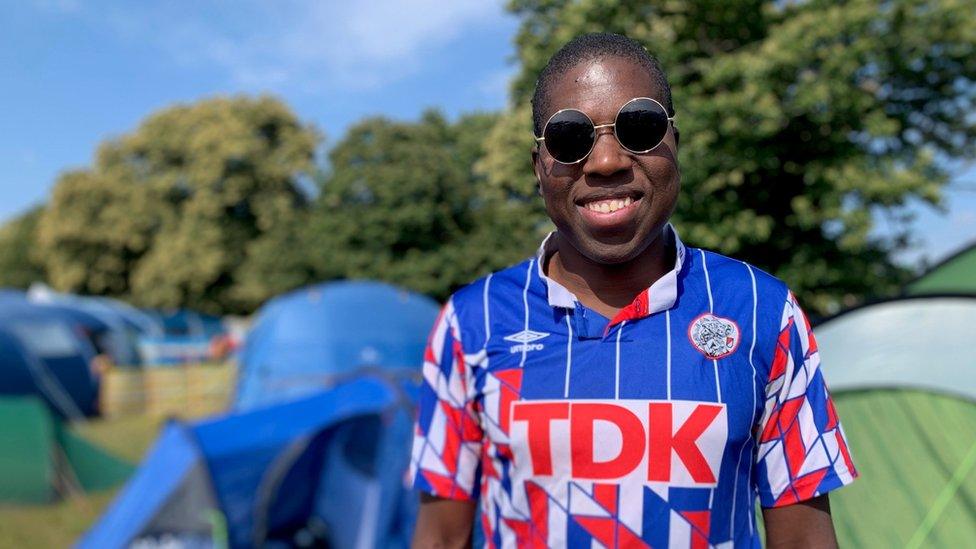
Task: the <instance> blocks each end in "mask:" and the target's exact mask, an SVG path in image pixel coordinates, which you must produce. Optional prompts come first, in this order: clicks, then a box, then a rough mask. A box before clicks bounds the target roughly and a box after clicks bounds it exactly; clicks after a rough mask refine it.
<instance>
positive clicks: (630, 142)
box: [535, 97, 674, 164]
mask: <svg viewBox="0 0 976 549" xmlns="http://www.w3.org/2000/svg"><path fill="white" fill-rule="evenodd" d="M673 122H674V117H673V116H668V111H667V110H666V109H665V108H664V105H662V104H661V103H659V102H657V101H655V100H654V99H651V98H650V97H635V98H634V99H631V100H630V101H628V102H626V103H624V105H623V106H622V107H620V110H619V111H617V116H616V117H615V118H614V119H613V124H600V125H599V126H597V125H595V124H593V120H591V119H590V117H589V116H586V113H584V112H583V111H581V110H579V109H562V110H560V111H556V113H555V114H553V115H552V116H550V117H549V120H548V121H547V122H546V125H545V127H544V128H543V130H542V137H536V138H535V140H536V142H537V143H542V144H544V145H545V147H546V150H547V151H548V152H549V156H551V157H553V159H555V160H556V162H559V163H560V164H576V163H577V162H582V161H583V160H585V159H586V157H587V156H589V155H590V152H591V151H593V146H594V145H596V131H597V130H598V129H600V128H613V134H614V136H616V138H617V142H618V143H620V146H621V147H623V148H624V149H626V150H628V151H630V152H632V153H634V154H643V153H646V152H650V151H651V150H653V149H654V148H655V147H657V146H658V145H660V144H661V142H662V141H664V136H665V135H667V133H668V124H670V123H673Z"/></svg>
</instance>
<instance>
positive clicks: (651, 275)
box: [547, 228, 676, 318]
mask: <svg viewBox="0 0 976 549" xmlns="http://www.w3.org/2000/svg"><path fill="white" fill-rule="evenodd" d="M668 232H669V231H668V230H667V229H665V228H662V229H661V232H660V233H659V234H658V236H657V237H656V238H655V239H654V240H653V241H651V243H650V244H648V245H647V248H645V249H644V251H642V252H641V253H640V254H639V255H638V256H637V257H635V258H634V259H632V260H630V261H627V262H625V263H619V264H614V265H607V264H601V263H597V262H595V261H593V260H591V259H589V258H587V257H585V256H584V255H582V254H581V253H579V251H578V250H577V249H576V248H575V247H573V246H572V245H571V244H570V243H568V242H566V241H565V240H564V239H563V238H561V236H560V235H559V233H558V232H557V233H556V235H555V237H556V239H557V240H556V245H557V251H556V253H555V254H554V255H553V256H552V258H551V259H550V260H549V268H548V273H547V274H548V276H549V277H550V278H552V279H553V280H555V281H556V282H558V283H560V284H562V285H563V286H565V287H566V289H567V290H569V291H570V292H572V293H573V295H575V296H576V298H577V299H579V300H580V302H581V303H583V305H586V306H587V307H589V308H591V309H595V310H596V311H597V312H599V313H601V314H603V315H604V316H607V317H608V318H612V317H613V316H615V315H616V313H617V312H619V311H620V309H622V308H624V307H626V306H627V305H629V304H630V303H631V302H632V301H633V300H634V298H636V297H637V295H638V294H640V293H641V292H642V291H644V290H646V289H647V288H649V287H650V286H651V285H652V284H654V282H655V281H657V280H658V279H659V278H661V277H662V276H664V275H665V274H666V273H667V272H668V271H670V270H671V269H673V268H674V262H675V253H676V252H675V244H674V242H672V241H671V240H672V239H671V238H670V237H669V236H668Z"/></svg>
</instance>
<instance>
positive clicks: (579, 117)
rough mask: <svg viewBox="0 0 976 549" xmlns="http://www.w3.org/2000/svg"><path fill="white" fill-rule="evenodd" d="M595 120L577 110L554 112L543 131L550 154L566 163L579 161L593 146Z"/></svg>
mask: <svg viewBox="0 0 976 549" xmlns="http://www.w3.org/2000/svg"><path fill="white" fill-rule="evenodd" d="M594 134H595V130H594V129H593V122H591V121H590V119H589V118H587V116H586V115H585V114H583V113H582V112H580V111H577V110H572V109H568V110H564V111H559V112H558V113H556V114H554V115H553V116H552V118H550V119H549V122H548V123H547V124H546V128H545V130H544V131H543V133H542V137H544V138H545V145H546V150H547V151H549V155H550V156H552V157H553V158H555V159H556V160H558V161H559V162H562V163H564V164H572V163H574V162H579V161H580V160H582V159H583V158H584V157H586V155H587V154H588V153H589V152H590V149H591V148H593V137H594Z"/></svg>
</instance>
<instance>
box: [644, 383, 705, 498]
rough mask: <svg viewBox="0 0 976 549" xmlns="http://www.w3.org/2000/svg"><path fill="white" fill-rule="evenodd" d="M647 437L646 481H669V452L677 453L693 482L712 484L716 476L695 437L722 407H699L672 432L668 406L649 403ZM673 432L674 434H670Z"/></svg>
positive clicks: (660, 403) (661, 403)
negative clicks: (648, 432)
mask: <svg viewBox="0 0 976 549" xmlns="http://www.w3.org/2000/svg"><path fill="white" fill-rule="evenodd" d="M648 407H649V408H648V420H649V422H650V429H649V431H650V436H649V437H648V439H647V443H648V452H649V463H648V468H647V480H648V481H651V482H668V481H670V480H671V451H672V450H674V452H675V453H676V454H678V459H680V460H681V462H682V463H683V464H684V466H685V468H687V469H688V472H689V473H690V474H691V478H692V479H694V481H695V482H700V483H714V482H715V475H714V474H713V473H712V469H711V467H709V466H708V462H707V461H706V460H705V456H703V455H702V453H701V449H700V448H698V444H697V441H698V438H699V437H701V435H702V433H704V432H705V429H707V428H708V426H709V425H711V424H712V421H714V420H715V418H716V416H718V414H719V413H720V412H721V411H722V407H721V406H718V405H712V404H699V405H698V406H696V407H695V409H694V411H692V412H691V415H690V416H688V419H687V420H685V422H684V424H683V425H681V427H679V428H678V430H677V431H672V429H673V422H672V417H671V404H670V403H664V402H651V403H649V404H648ZM672 433H673V434H672Z"/></svg>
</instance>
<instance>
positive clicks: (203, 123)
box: [38, 97, 319, 312]
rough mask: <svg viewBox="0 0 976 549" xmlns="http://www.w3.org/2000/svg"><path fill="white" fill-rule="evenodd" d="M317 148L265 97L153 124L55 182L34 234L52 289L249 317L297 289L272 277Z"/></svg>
mask: <svg viewBox="0 0 976 549" xmlns="http://www.w3.org/2000/svg"><path fill="white" fill-rule="evenodd" d="M318 140H319V137H318V135H317V133H316V132H315V131H314V130H313V129H311V128H310V127H308V126H305V125H303V124H302V123H300V122H299V121H298V119H297V118H296V117H295V116H294V114H292V112H291V111H290V110H289V109H288V108H287V107H286V106H285V105H284V104H282V103H281V102H279V101H278V100H275V99H272V98H269V97H261V98H248V97H235V98H215V99H209V100H204V101H200V102H197V103H194V104H190V105H179V106H175V107H172V108H168V109H165V110H162V111H160V112H158V113H156V114H154V115H152V116H150V117H149V118H148V119H146V120H145V121H144V122H143V123H142V124H141V125H140V126H139V127H138V128H137V129H136V130H135V131H134V132H132V133H129V134H126V135H123V136H122V137H120V138H118V139H114V140H111V141H108V142H105V143H104V144H103V145H102V146H101V147H100V148H99V151H98V153H97V158H96V160H95V163H94V166H92V167H91V168H89V169H83V170H77V171H74V172H69V173H66V174H64V175H62V176H61V177H60V178H59V179H58V181H57V183H56V185H55V188H54V191H53V195H52V198H51V202H50V205H49V206H48V208H47V209H46V210H45V211H44V214H43V215H42V217H41V219H40V223H39V227H38V236H39V245H40V249H41V250H40V251H41V256H42V257H43V258H44V263H45V266H46V267H47V268H48V271H49V273H50V281H51V283H52V284H53V285H54V286H55V287H56V288H58V289H60V290H66V291H72V292H80V293H86V294H95V295H113V296H121V297H128V298H130V299H131V300H132V301H133V302H135V303H138V304H140V305H147V306H191V307H196V308H199V309H202V310H210V311H215V312H245V311H249V310H251V309H253V308H254V307H255V306H256V305H257V304H259V303H260V302H261V301H263V300H264V299H267V298H268V297H270V296H271V295H274V293H277V292H279V291H281V290H282V289H287V288H285V286H288V285H290V284H291V283H293V282H294V281H293V279H291V278H288V277H285V279H284V280H282V279H280V278H278V279H275V278H274V277H272V278H271V279H265V275H266V274H267V273H268V271H269V269H268V264H269V263H271V262H274V259H272V258H274V257H275V256H277V255H279V253H284V252H283V250H282V249H281V248H280V247H279V246H280V244H281V243H282V242H285V241H287V239H288V237H289V235H290V234H291V232H292V231H293V228H291V227H290V226H289V224H292V223H296V218H297V217H298V216H300V215H301V214H302V212H303V211H304V209H305V204H306V202H307V198H306V197H305V195H304V194H303V193H302V192H301V190H300V187H299V186H298V183H299V178H301V177H302V176H303V175H304V174H307V173H308V172H309V170H310V169H311V168H312V165H313V157H314V152H315V148H316V146H317V143H318ZM286 263H287V262H286Z"/></svg>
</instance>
